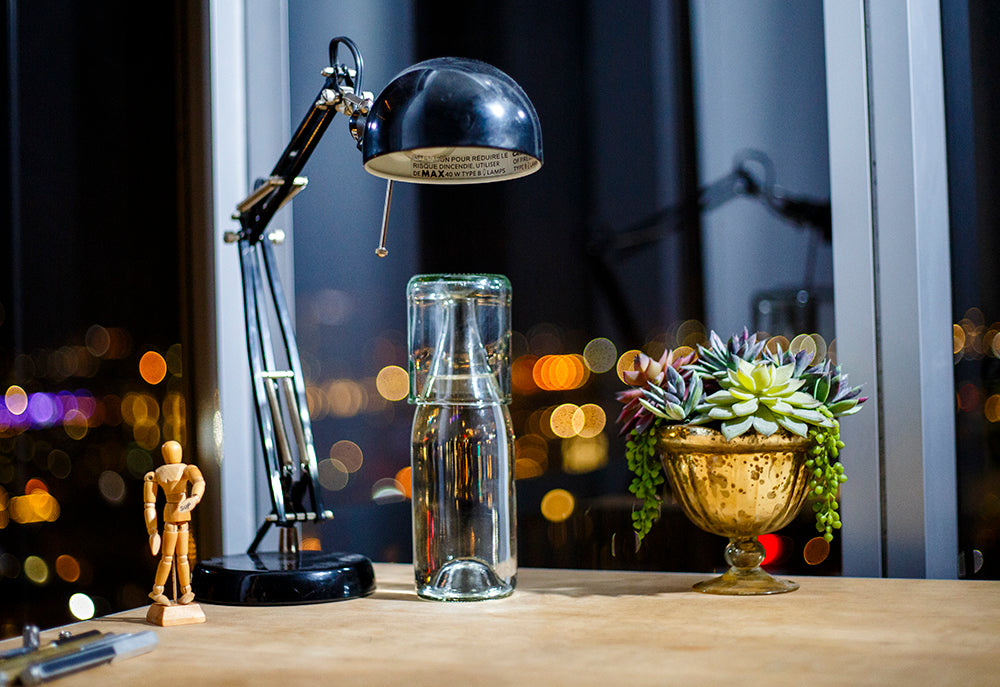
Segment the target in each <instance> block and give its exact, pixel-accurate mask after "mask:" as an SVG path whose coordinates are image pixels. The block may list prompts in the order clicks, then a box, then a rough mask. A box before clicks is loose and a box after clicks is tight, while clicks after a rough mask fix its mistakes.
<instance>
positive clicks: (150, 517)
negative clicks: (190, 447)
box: [142, 441, 205, 625]
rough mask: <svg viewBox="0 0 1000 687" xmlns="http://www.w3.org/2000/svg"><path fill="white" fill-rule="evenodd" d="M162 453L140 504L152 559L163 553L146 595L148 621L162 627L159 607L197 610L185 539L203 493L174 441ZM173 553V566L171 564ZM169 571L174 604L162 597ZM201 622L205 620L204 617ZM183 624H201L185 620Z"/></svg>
mask: <svg viewBox="0 0 1000 687" xmlns="http://www.w3.org/2000/svg"><path fill="white" fill-rule="evenodd" d="M161 451H162V453H163V461H164V464H163V465H161V466H160V467H158V468H157V469H156V470H155V471H153V472H147V473H146V477H145V479H144V482H143V490H142V494H143V499H142V500H143V507H144V508H143V512H144V515H145V519H146V532H147V533H148V534H149V550H150V552H152V554H153V555H154V556H155V555H156V554H158V553H161V551H162V555H161V556H160V564H159V565H158V566H157V568H156V577H155V579H154V581H153V591H152V592H150V594H149V598H151V599H152V600H153V607H152V608H150V614H149V615H147V619H149V620H150V621H151V622H157V623H158V624H161V625H162V624H168V623H166V622H162V620H164V611H163V608H162V607H172V606H186V605H192V606H196V604H191V602H192V601H194V592H192V591H191V566H190V563H189V562H188V537H189V535H190V533H189V526H190V522H191V511H192V510H194V507H195V506H197V505H198V502H199V501H201V497H202V496H203V495H204V493H205V479H204V478H203V477H202V476H201V471H200V470H199V469H198V468H197V467H195V466H194V465H185V464H184V463H182V462H181V445H180V444H179V443H177V442H176V441H168V442H166V443H165V444H163V448H162V449H161ZM189 483H190V484H191V491H190V494H189V493H188V489H187V487H188V484H189ZM157 488H159V489H162V490H163V494H164V496H165V497H166V504H165V505H164V506H163V537H162V539H161V537H160V533H159V532H158V531H157V522H156V490H157ZM175 553H176V562H175V560H174V556H175ZM171 570H173V572H174V575H175V578H174V579H175V580H177V582H178V584H179V586H180V597H179V598H177V593H178V590H177V589H176V588H175V589H174V596H175V598H174V600H173V602H171V600H170V599H168V598H167V596H166V594H164V588H165V586H166V583H167V579H168V578H169V577H170V573H171ZM157 607H160V609H159V610H154V609H157ZM192 610H193V609H192ZM153 615H155V616H156V618H155V619H154V618H151V617H150V616H153ZM174 615H176V614H174ZM188 615H190V614H188ZM201 618H202V620H204V615H202V616H201ZM186 622H200V621H199V620H187V621H186ZM177 624H179V623H177Z"/></svg>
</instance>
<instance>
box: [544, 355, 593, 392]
mask: <svg viewBox="0 0 1000 687" xmlns="http://www.w3.org/2000/svg"><path fill="white" fill-rule="evenodd" d="M531 377H532V380H533V381H534V382H535V385H536V386H537V387H538V388H539V389H543V390H545V391H569V390H571V389H579V388H580V387H581V386H583V385H584V384H585V383H586V382H587V380H588V379H589V377H590V369H589V368H588V367H587V365H586V362H585V361H584V359H583V356H582V355H579V354H576V353H573V354H570V355H543V356H542V357H541V358H539V359H538V360H536V361H535V364H534V366H533V367H532V370H531Z"/></svg>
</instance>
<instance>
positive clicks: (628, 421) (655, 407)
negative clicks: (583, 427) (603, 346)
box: [616, 349, 701, 436]
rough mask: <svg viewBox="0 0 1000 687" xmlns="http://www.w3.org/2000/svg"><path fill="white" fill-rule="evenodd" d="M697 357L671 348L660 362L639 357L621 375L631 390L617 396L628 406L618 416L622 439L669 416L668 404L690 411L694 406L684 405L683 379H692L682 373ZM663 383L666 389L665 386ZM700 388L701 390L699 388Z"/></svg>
mask: <svg viewBox="0 0 1000 687" xmlns="http://www.w3.org/2000/svg"><path fill="white" fill-rule="evenodd" d="M695 356H696V354H695V353H694V352H691V353H687V354H680V355H677V354H676V352H675V351H672V350H669V349H668V350H666V351H664V352H663V355H662V356H660V359H659V360H653V359H652V358H650V357H649V356H648V355H646V354H645V353H637V354H636V356H635V360H634V361H633V363H632V369H631V370H625V371H624V372H623V373H622V377H623V378H624V379H625V383H626V384H628V385H630V386H631V387H632V388H630V389H627V390H625V391H620V392H618V394H617V395H616V397H617V399H618V400H619V401H621V402H622V403H624V404H625V405H624V407H623V408H622V409H621V412H620V413H619V414H618V424H619V427H620V433H621V434H622V435H623V436H625V435H628V434H629V433H630V432H632V431H633V430H636V431H638V432H639V433H642V432H645V431H646V430H648V429H649V428H650V427H651V426H652V425H653V423H654V422H655V421H656V419H657V417H665V416H666V415H665V413H666V411H665V410H663V409H664V408H666V407H667V404H668V403H670V404H673V405H677V406H682V407H686V411H685V413H686V414H687V413H689V412H690V411H691V409H692V408H693V406H684V404H685V402H686V400H687V393H688V388H687V385H686V383H685V381H684V377H685V375H686V376H687V377H688V378H690V377H691V372H688V371H684V372H682V370H684V368H685V367H686V366H688V365H689V364H690V363H691V362H692V361H693V360H694V359H695ZM664 383H666V387H664V386H662V385H663V384H664ZM698 388H699V389H700V388H701V387H700V385H699V387H698ZM654 390H655V391H654ZM650 394H652V395H650ZM699 394H700V392H699ZM695 403H697V400H695ZM686 414H685V417H686V416H687V415H686ZM674 419H681V418H676V417H675V418H674Z"/></svg>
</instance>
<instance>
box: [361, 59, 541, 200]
mask: <svg viewBox="0 0 1000 687" xmlns="http://www.w3.org/2000/svg"><path fill="white" fill-rule="evenodd" d="M362 157H363V161H364V166H365V169H366V170H367V171H368V172H370V173H371V174H374V175H375V176H378V177H383V178H386V179H391V180H394V181H410V182H417V183H436V184H469V183H481V182H488V181H497V180H500V179H516V178H518V177H522V176H526V175H528V174H531V173H532V172H535V171H537V170H538V169H539V168H540V167H541V166H542V133H541V126H540V125H539V123H538V115H537V114H536V113H535V108H534V107H533V106H532V104H531V101H530V100H529V99H528V96H527V95H526V94H525V93H524V91H523V90H522V89H521V87H520V86H519V85H518V84H517V83H516V82H515V81H514V80H513V79H511V78H510V77H509V76H507V75H506V74H504V73H503V72H502V71H500V70H499V69H497V68H496V67H493V66H491V65H489V64H486V63H485V62H479V61H477V60H469V59H462V58H455V57H442V58H437V59H433V60H427V61H425V62H421V63H419V64H416V65H414V66H412V67H410V68H408V69H405V70H403V71H402V72H400V73H399V74H398V75H397V76H396V78H395V79H393V80H392V82H391V83H390V84H389V85H388V86H387V87H386V88H385V90H383V91H382V92H381V93H380V94H379V96H378V98H376V99H375V100H374V101H373V103H372V107H371V111H370V113H369V114H368V120H367V123H366V129H365V134H364V139H363V141H362Z"/></svg>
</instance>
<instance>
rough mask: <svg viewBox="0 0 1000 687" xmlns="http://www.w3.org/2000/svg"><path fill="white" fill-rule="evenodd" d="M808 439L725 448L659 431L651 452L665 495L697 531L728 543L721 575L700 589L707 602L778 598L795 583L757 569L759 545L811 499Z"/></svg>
mask: <svg viewBox="0 0 1000 687" xmlns="http://www.w3.org/2000/svg"><path fill="white" fill-rule="evenodd" d="M811 446H812V442H811V441H810V440H809V439H806V438H803V437H799V436H796V435H794V434H791V433H790V432H786V431H785V430H779V431H778V432H776V433H774V434H772V435H771V436H769V437H765V436H763V435H761V434H757V433H756V432H750V433H748V434H744V435H743V436H739V437H735V438H733V439H731V440H730V441H726V439H725V437H724V436H722V433H721V432H718V431H716V430H714V429H709V428H706V427H698V426H689V425H677V426H671V427H665V428H663V429H661V430H660V434H659V437H658V441H657V449H658V450H659V452H660V458H661V460H662V461H663V467H664V470H665V471H666V474H667V479H668V480H669V481H670V486H671V489H672V490H673V493H674V496H675V498H676V499H677V501H678V502H679V503H680V504H681V508H682V509H683V511H684V514H685V515H687V517H688V518H689V519H690V520H691V522H693V523H694V524H695V525H697V526H698V527H700V528H701V529H703V530H705V531H706V532H711V533H712V534H717V535H719V536H722V537H728V538H729V545H728V546H727V547H726V562H727V563H728V564H729V566H730V567H729V570H727V571H726V572H725V573H724V574H723V575H721V576H720V577H716V578H713V579H711V580H706V581H704V582H699V583H697V584H696V585H694V589H695V590H697V591H699V592H705V593H707V594H735V595H756V594H780V593H782V592H791V591H794V590H796V589H798V588H799V585H798V583H797V582H793V581H792V580H782V579H777V578H775V577H772V576H771V575H770V574H768V573H767V572H766V571H765V570H763V569H762V568H761V567H760V563H761V561H763V560H764V547H763V546H762V545H761V544H760V542H758V541H757V537H758V536H759V535H761V534H768V533H770V532H774V531H776V530H780V529H781V528H782V527H784V526H785V525H787V524H788V523H789V522H791V521H792V520H793V519H794V518H795V516H796V515H797V514H798V512H799V509H800V508H801V507H802V503H803V502H804V501H805V499H806V496H807V495H808V491H809V474H808V470H807V469H806V465H805V463H806V460H807V459H808V453H809V448H810V447H811Z"/></svg>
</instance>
